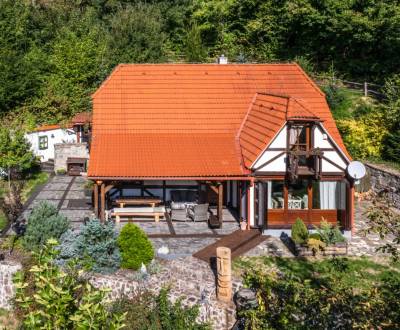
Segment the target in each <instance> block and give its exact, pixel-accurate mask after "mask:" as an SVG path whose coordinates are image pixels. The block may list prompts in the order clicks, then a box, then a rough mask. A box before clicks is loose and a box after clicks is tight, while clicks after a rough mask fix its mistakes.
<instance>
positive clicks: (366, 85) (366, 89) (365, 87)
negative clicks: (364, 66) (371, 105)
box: [364, 81, 368, 97]
mask: <svg viewBox="0 0 400 330" xmlns="http://www.w3.org/2000/svg"><path fill="white" fill-rule="evenodd" d="M364 96H365V97H367V96H368V83H367V82H366V81H365V82H364Z"/></svg>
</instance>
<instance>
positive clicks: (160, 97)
mask: <svg viewBox="0 0 400 330" xmlns="http://www.w3.org/2000/svg"><path fill="white" fill-rule="evenodd" d="M257 93H258V99H257V101H256V103H255V104H253V102H254V96H255V95H256V94H257ZM267 93H268V94H279V95H286V96H290V97H291V98H294V99H296V100H304V102H306V103H307V111H308V112H310V113H312V114H315V115H316V116H318V117H320V118H321V119H322V120H324V125H325V127H326V128H327V129H328V131H329V133H330V134H331V135H332V137H333V138H334V139H335V141H336V143H337V144H338V145H339V146H340V147H341V148H342V149H343V150H345V148H344V145H343V142H342V139H341V137H340V135H339V132H338V130H337V128H336V125H335V123H334V120H333V118H332V115H331V113H330V110H329V108H328V105H327V103H326V100H325V97H324V94H323V93H322V92H321V91H320V90H319V89H318V87H317V86H316V85H315V84H314V83H313V82H312V81H311V80H310V79H309V78H308V77H307V75H306V74H305V73H304V72H303V71H302V70H301V69H300V67H299V66H298V65H296V64H227V65H218V64H122V65H119V66H118V67H117V68H116V69H115V70H114V71H113V73H112V74H111V75H110V77H109V78H108V79H107V80H106V81H105V82H104V83H103V84H102V86H101V87H100V88H99V89H98V90H97V91H96V92H95V93H94V94H93V137H94V138H93V142H94V143H93V144H94V145H95V144H96V143H97V142H96V139H97V136H100V135H101V136H103V135H104V134H122V135H123V136H130V134H139V135H140V134H147V135H149V136H154V134H159V135H163V136H167V134H172V135H173V136H176V135H177V134H190V135H195V134H198V135H199V136H207V135H209V136H215V135H219V134H227V135H229V136H232V137H233V136H236V135H237V134H238V131H239V129H240V127H241V126H242V124H243V122H244V118H245V116H246V113H247V112H248V109H249V105H250V104H252V107H253V111H252V115H251V118H249V120H247V121H246V125H247V126H246V127H247V128H246V136H244V135H243V136H242V138H241V146H242V145H243V146H244V145H245V144H246V143H247V145H246V146H247V147H246V150H244V151H243V159H244V161H245V163H246V164H248V163H249V162H250V161H251V159H252V158H253V157H254V156H253V154H254V153H257V151H258V150H259V148H258V147H257V146H256V147H254V146H253V147H252V146H251V145H254V144H257V143H256V141H259V140H263V139H264V138H265V139H267V136H268V138H272V137H273V135H274V132H276V131H277V129H279V127H281V126H282V124H283V122H282V121H283V119H284V115H283V114H284V112H285V110H284V109H285V107H287V104H285V103H284V102H283V101H282V97H279V96H276V97H272V96H271V95H270V96H263V94H267ZM266 99H268V100H266ZM265 102H267V103H268V102H269V104H271V107H273V109H271V110H270V111H269V112H268V113H269V115H268V116H265V117H264V116H263V113H264V112H265V109H264V108H263V106H264V103H265ZM282 102H283V103H282ZM301 106H302V105H301V104H299V105H296V107H298V109H297V110H296V109H293V110H291V111H292V112H293V114H295V113H296V114H297V115H299V113H300V110H301ZM307 111H305V112H302V114H304V113H306V112H307ZM308 112H307V113H308ZM264 130H265V132H264ZM146 143H147V142H146ZM114 148H115V149H118V148H122V147H120V146H119V145H118V144H116V145H114ZM124 148H125V147H124ZM126 148H128V147H126ZM132 148H133V147H132ZM102 150H103V149H102V148H100V147H98V148H95V147H94V148H93V149H92V150H91V158H92V160H91V162H90V165H89V172H90V173H92V174H93V175H95V174H96V173H95V171H94V169H95V168H100V167H101V166H103V165H101V166H100V165H99V164H97V161H99V162H100V161H101V162H103V163H104V166H105V167H107V164H108V162H111V161H109V160H108V157H103V158H102V157H101V156H100V155H98V154H97V153H103V151H102ZM345 152H346V151H345ZM152 161H153V162H155V163H154V164H149V167H151V166H155V167H157V164H158V163H162V162H163V160H159V161H157V160H156V159H152ZM157 162H158V163H157ZM175 163H177V164H178V163H179V159H176V160H175ZM236 165H237V161H236V162H235V164H234V166H236ZM121 166H122V165H121ZM187 166H189V165H187ZM158 167H159V168H162V166H161V165H160V166H158ZM129 168H131V171H132V173H133V172H134V171H135V170H134V169H133V167H132V166H130V167H129ZM200 172H201V171H200ZM211 172H212V171H211V170H210V173H211ZM203 173H205V172H204V171H203ZM159 174H160V175H162V174H163V173H162V172H161V171H160V172H159ZM96 175H97V174H96Z"/></svg>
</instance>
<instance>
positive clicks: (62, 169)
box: [56, 168, 67, 175]
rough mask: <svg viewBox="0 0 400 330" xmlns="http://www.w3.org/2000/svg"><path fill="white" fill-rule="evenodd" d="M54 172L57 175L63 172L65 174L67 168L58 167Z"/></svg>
mask: <svg viewBox="0 0 400 330" xmlns="http://www.w3.org/2000/svg"><path fill="white" fill-rule="evenodd" d="M56 174H57V175H65V174H67V170H66V169H65V168H59V169H58V170H57V171H56Z"/></svg>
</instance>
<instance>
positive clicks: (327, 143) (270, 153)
mask: <svg viewBox="0 0 400 330" xmlns="http://www.w3.org/2000/svg"><path fill="white" fill-rule="evenodd" d="M286 132H287V128H286V127H283V128H282V129H281V130H280V132H279V133H278V134H277V135H276V136H275V138H274V139H273V141H272V142H271V143H270V145H269V146H268V148H266V149H265V150H264V151H263V153H262V154H261V155H260V156H259V157H258V159H257V160H256V161H255V162H254V164H253V166H252V168H253V169H254V170H256V171H259V172H286V154H284V155H282V156H280V157H279V158H277V159H275V160H274V161H273V162H271V163H269V164H267V165H265V166H263V164H265V163H266V162H267V161H268V160H270V159H272V158H274V157H275V156H277V155H279V154H280V153H282V151H276V150H269V149H270V148H283V149H284V148H286V139H287V133H286ZM314 147H315V148H323V149H334V148H335V147H336V146H335V144H334V142H333V140H332V139H331V138H330V136H329V134H328V133H327V131H326V130H325V128H324V127H323V125H321V126H320V127H319V126H317V127H316V128H315V130H314ZM324 157H326V158H328V159H329V160H330V161H332V162H333V163H335V164H337V165H338V166H339V167H340V168H343V169H346V167H347V164H346V162H345V161H344V160H343V157H344V158H346V157H345V156H344V155H343V153H342V156H341V155H340V154H339V153H338V152H337V151H336V150H332V151H324ZM339 167H337V166H334V165H333V164H331V163H330V162H328V161H326V160H324V159H323V160H322V173H333V172H336V173H337V172H340V171H341V170H340V168H339Z"/></svg>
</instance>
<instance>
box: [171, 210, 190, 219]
mask: <svg viewBox="0 0 400 330" xmlns="http://www.w3.org/2000/svg"><path fill="white" fill-rule="evenodd" d="M171 220H172V221H187V220H188V217H187V213H186V210H174V209H171Z"/></svg>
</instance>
